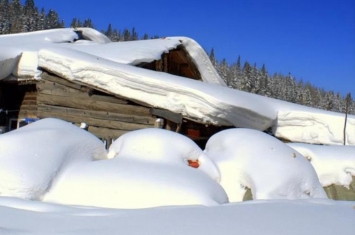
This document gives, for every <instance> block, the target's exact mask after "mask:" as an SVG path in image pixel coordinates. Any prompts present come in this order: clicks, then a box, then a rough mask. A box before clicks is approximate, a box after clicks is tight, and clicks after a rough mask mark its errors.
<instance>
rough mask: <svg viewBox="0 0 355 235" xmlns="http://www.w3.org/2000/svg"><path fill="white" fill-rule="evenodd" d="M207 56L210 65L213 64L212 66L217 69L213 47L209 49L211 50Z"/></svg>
mask: <svg viewBox="0 0 355 235" xmlns="http://www.w3.org/2000/svg"><path fill="white" fill-rule="evenodd" d="M209 58H210V61H211V63H212V65H213V67H215V68H216V69H217V65H218V62H217V59H216V57H215V55H214V49H213V48H212V49H211V52H210V54H209Z"/></svg>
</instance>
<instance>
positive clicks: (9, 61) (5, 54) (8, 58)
mask: <svg viewBox="0 0 355 235" xmlns="http://www.w3.org/2000/svg"><path fill="white" fill-rule="evenodd" d="M0 45H1V41H0ZM0 51H1V52H0V80H1V79H4V78H6V77H8V76H10V74H11V73H12V71H14V69H15V68H16V65H17V63H18V61H19V59H20V57H21V50H18V49H16V48H13V47H3V46H2V45H1V46H0Z"/></svg>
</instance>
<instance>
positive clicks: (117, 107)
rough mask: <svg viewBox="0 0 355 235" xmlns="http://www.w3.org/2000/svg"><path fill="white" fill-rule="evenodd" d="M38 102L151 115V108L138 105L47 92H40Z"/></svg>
mask: <svg viewBox="0 0 355 235" xmlns="http://www.w3.org/2000/svg"><path fill="white" fill-rule="evenodd" d="M37 104H38V105H40V104H47V105H55V106H64V107H69V108H77V109H89V110H94V111H110V112H114V113H121V114H132V115H144V116H148V115H150V112H149V108H147V107H142V106H136V105H126V104H113V103H108V102H102V101H95V100H88V99H80V98H76V97H64V96H53V95H46V94H39V95H38V97H37Z"/></svg>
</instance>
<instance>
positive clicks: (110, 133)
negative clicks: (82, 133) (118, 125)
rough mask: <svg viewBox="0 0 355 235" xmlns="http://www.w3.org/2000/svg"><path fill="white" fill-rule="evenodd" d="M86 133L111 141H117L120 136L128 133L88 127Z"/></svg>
mask: <svg viewBox="0 0 355 235" xmlns="http://www.w3.org/2000/svg"><path fill="white" fill-rule="evenodd" d="M88 131H89V132H90V133H92V134H94V135H96V136H97V137H99V138H101V139H106V138H107V137H110V138H112V139H117V138H118V137H120V136H121V135H123V134H125V133H127V132H129V131H124V130H115V129H110V128H103V127H95V126H89V130H88Z"/></svg>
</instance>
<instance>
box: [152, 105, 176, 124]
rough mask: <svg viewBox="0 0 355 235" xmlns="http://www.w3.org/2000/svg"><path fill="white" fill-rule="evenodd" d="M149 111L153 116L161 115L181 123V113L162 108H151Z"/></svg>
mask: <svg viewBox="0 0 355 235" xmlns="http://www.w3.org/2000/svg"><path fill="white" fill-rule="evenodd" d="M150 113H151V114H152V115H153V116H157V117H162V118H165V119H167V120H170V121H172V122H175V123H177V124H179V123H182V115H181V114H178V113H173V112H171V111H168V110H164V109H157V108H151V109H150Z"/></svg>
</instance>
